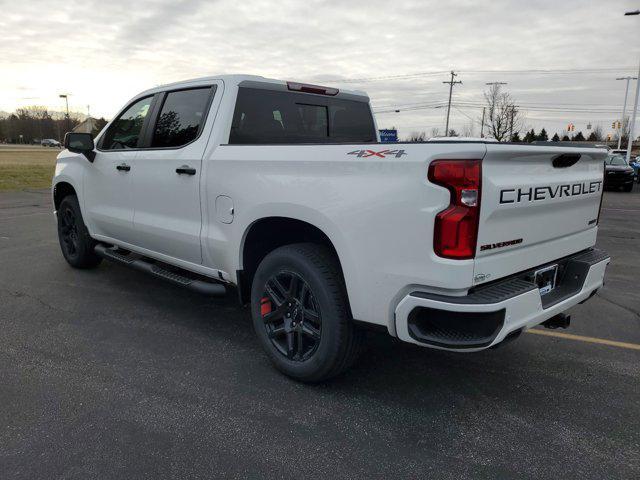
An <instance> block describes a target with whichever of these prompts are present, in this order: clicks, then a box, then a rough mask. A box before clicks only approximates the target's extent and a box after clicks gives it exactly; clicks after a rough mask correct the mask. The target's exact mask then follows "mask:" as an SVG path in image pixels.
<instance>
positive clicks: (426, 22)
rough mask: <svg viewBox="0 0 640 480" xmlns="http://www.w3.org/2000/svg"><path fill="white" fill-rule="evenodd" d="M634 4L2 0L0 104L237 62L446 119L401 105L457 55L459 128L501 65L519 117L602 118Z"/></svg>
mask: <svg viewBox="0 0 640 480" xmlns="http://www.w3.org/2000/svg"><path fill="white" fill-rule="evenodd" d="M636 8H640V0H638V1H635V2H634V1H626V0H625V1H619V0H598V1H586V0H583V1H571V0H563V1H557V0H554V1H547V0H528V1H527V0H519V1H516V0H513V1H500V0H491V1H489V0H486V1H483V2H479V1H426V0H422V1H420V0H412V1H401V0H397V1H391V0H386V1H378V0H367V1H356V0H348V1H347V0H342V1H337V0H336V1H315V0H300V1H295V0H278V1H265V0H240V1H238V0H234V1H227V0H219V1H215V0H191V1H190V0H187V1H182V2H181V1H177V0H153V1H151V0H149V1H136V2H129V1H120V0H108V1H107V0H105V1H95V0H81V1H76V0H65V1H38V0H28V1H15V0H0V12H2V13H1V14H0V72H1V74H0V110H4V111H12V110H14V109H15V108H16V107H20V106H25V105H33V104H37V105H46V106H48V107H50V108H52V109H54V110H62V102H61V99H59V98H58V95H59V94H60V93H69V94H70V97H69V98H70V103H71V108H72V109H73V110H77V111H82V112H85V113H86V110H87V105H90V108H91V114H92V115H94V116H96V115H97V116H106V117H110V116H112V115H113V114H114V113H116V111H117V110H118V109H119V108H120V107H121V106H122V105H123V103H124V102H126V101H127V100H128V99H129V98H130V97H132V96H133V95H135V94H136V93H137V92H139V91H141V90H144V89H146V88H149V87H151V86H155V85H158V84H162V83H167V82H172V81H177V80H181V79H187V78H192V77H201V76H207V75H215V74H220V73H248V74H257V75H264V76H268V77H274V78H280V79H287V80H298V81H306V82H315V83H324V84H329V85H333V86H338V87H342V88H353V89H359V90H366V91H367V92H368V93H369V96H370V97H371V99H372V103H373V106H374V110H377V111H380V110H382V111H384V110H389V109H390V107H391V109H395V107H396V106H401V107H399V108H400V110H401V111H400V112H399V113H395V112H392V113H382V114H378V115H377V119H378V124H379V127H381V128H384V127H391V126H396V127H398V128H399V129H400V133H401V134H402V135H408V134H409V133H410V132H412V131H426V132H427V133H430V132H431V129H432V128H440V131H441V132H443V131H444V121H445V115H446V111H445V109H444V108H426V109H419V110H406V108H407V107H412V106H413V105H411V104H431V105H434V104H438V103H442V102H446V99H447V95H448V86H447V85H444V84H442V83H441V82H442V81H446V80H448V75H447V73H446V72H447V71H449V70H451V69H454V70H456V71H459V76H458V78H457V79H458V80H461V81H462V82H463V84H462V85H460V86H456V87H455V89H454V96H453V99H454V104H455V103H458V104H459V105H458V106H456V108H454V109H452V114H451V115H452V119H451V124H452V127H453V128H455V129H456V130H462V129H465V128H467V129H468V128H469V127H470V126H472V124H473V126H474V133H475V134H476V135H478V134H479V125H478V124H479V121H478V120H479V117H480V113H481V108H479V107H478V106H477V105H479V104H480V103H481V102H482V91H483V89H484V88H485V85H484V84H485V82H491V81H504V82H508V85H507V86H506V88H507V89H508V90H509V92H510V93H511V94H512V95H513V97H514V98H515V100H516V102H517V103H518V104H519V105H521V106H522V107H521V108H522V109H523V110H524V111H525V113H526V125H527V126H528V127H534V128H536V130H537V129H539V128H540V127H542V126H546V127H547V129H548V130H549V131H550V132H552V133H553V132H555V131H559V132H561V131H562V130H563V128H565V126H566V124H567V123H569V122H572V123H574V124H575V125H576V131H577V130H582V131H583V132H585V135H586V134H587V133H588V132H587V124H588V123H592V125H596V124H601V125H602V126H603V128H604V130H605V131H609V130H610V127H611V122H612V121H613V120H614V119H616V118H619V117H620V113H617V112H618V110H621V108H622V102H623V99H624V82H622V81H616V80H615V78H616V77H618V76H624V75H630V74H635V73H636V72H637V65H638V62H639V61H640V42H639V41H638V40H639V39H640V35H639V34H640V16H638V17H624V16H623V14H624V12H625V11H626V10H633V9H636ZM532 70H550V71H547V72H533V71H532ZM558 70H564V72H558ZM576 70H579V71H578V72H576ZM487 71H489V72H487ZM414 74H420V75H414ZM398 76H400V77H401V78H393V77H398ZM402 76H404V77H402ZM344 79H350V80H352V79H356V80H357V79H364V80H357V81H343V80H344ZM630 99H631V100H630V102H631V101H632V99H633V91H632V92H631V93H630ZM403 109H404V110H403ZM545 109H546V110H545ZM563 109H564V110H563ZM568 110H572V111H568ZM583 110H588V111H586V112H585V111H583Z"/></svg>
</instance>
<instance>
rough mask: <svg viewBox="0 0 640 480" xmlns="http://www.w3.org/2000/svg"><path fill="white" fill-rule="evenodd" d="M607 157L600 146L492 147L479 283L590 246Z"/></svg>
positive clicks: (485, 170)
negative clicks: (596, 147)
mask: <svg viewBox="0 0 640 480" xmlns="http://www.w3.org/2000/svg"><path fill="white" fill-rule="evenodd" d="M605 157H606V152H605V151H604V150H601V149H594V148H567V149H563V148H559V147H544V146H521V145H491V144H489V145H487V153H486V156H485V158H484V159H483V161H482V198H481V206H480V223H479V229H478V242H477V253H476V260H475V266H474V282H475V283H476V284H477V283H482V282H486V281H491V280H496V279H498V278H500V277H503V276H506V275H509V274H512V273H516V272H520V271H523V270H526V269H528V268H531V267H535V266H538V265H542V264H544V263H546V262H550V261H553V260H555V259H558V258H561V257H563V256H566V255H569V254H571V253H574V252H578V251H580V250H584V249H586V248H589V247H592V246H593V245H594V244H595V239H596V232H597V224H596V223H597V218H598V212H599V208H600V199H601V195H602V187H603V184H602V180H603V169H604V159H605Z"/></svg>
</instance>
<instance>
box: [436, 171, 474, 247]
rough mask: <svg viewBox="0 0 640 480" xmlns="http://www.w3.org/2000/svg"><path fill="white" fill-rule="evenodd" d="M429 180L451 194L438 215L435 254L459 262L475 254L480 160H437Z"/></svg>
mask: <svg viewBox="0 0 640 480" xmlns="http://www.w3.org/2000/svg"><path fill="white" fill-rule="evenodd" d="M428 177H429V180H430V181H431V182H433V183H435V184H437V185H442V186H443V187H446V188H447V189H449V191H450V192H451V200H450V203H449V206H448V207H447V208H446V209H445V210H443V211H442V212H440V213H438V215H436V223H435V231H434V235H433V249H434V251H435V252H436V255H438V256H440V257H445V258H455V259H458V260H461V259H466V258H473V257H474V256H475V254H476V241H477V239H478V221H479V218H480V180H481V178H482V170H481V161H480V160H435V161H433V162H431V165H429V176H428Z"/></svg>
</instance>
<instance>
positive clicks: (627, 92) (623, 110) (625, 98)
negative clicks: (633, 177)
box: [616, 77, 638, 150]
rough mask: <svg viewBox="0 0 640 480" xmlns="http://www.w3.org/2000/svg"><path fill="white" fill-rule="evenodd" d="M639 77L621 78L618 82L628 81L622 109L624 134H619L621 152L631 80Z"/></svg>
mask: <svg viewBox="0 0 640 480" xmlns="http://www.w3.org/2000/svg"><path fill="white" fill-rule="evenodd" d="M637 79H638V77H620V78H616V80H626V81H627V88H626V89H625V91H624V106H623V107H622V119H621V120H622V132H620V133H618V150H620V144H621V143H622V134H623V133H624V116H625V114H626V111H627V95H629V80H637Z"/></svg>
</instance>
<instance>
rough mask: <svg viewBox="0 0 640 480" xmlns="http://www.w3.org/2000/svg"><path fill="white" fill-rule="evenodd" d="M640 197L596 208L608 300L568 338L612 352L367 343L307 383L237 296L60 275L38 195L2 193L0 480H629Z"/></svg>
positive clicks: (105, 269)
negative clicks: (291, 373)
mask: <svg viewBox="0 0 640 480" xmlns="http://www.w3.org/2000/svg"><path fill="white" fill-rule="evenodd" d="M638 187H639V186H638V185H636V188H635V190H634V192H632V193H622V192H606V194H605V200H604V209H603V213H602V219H601V229H600V235H599V241H598V243H599V246H600V247H601V248H604V249H605V250H608V251H609V253H610V254H611V255H612V262H611V265H610V266H609V270H608V275H607V284H606V286H605V288H604V289H603V290H602V291H601V292H600V293H599V294H598V295H597V296H596V297H594V298H593V299H592V300H591V301H590V302H588V303H586V304H584V305H580V306H578V307H576V308H573V309H572V311H571V312H570V313H571V314H572V317H573V320H572V325H571V328H570V329H569V330H567V331H566V333H571V334H575V335H579V336H581V337H593V338H596V339H604V340H612V341H617V342H623V343H621V344H619V345H616V346H612V345H606V344H600V343H593V341H591V342H589V341H584V339H568V338H558V337H549V336H543V335H539V334H531V333H528V334H524V335H522V337H521V338H520V339H519V340H518V341H516V342H512V343H510V344H507V345H505V346H504V347H502V348H498V349H495V350H490V351H486V352H482V353H478V354H466V355H465V354H451V353H444V352H438V351H432V350H428V349H422V348H418V347H414V346H411V345H406V344H402V343H400V342H397V341H395V340H393V339H392V338H390V337H387V336H384V335H377V334H376V335H371V338H370V346H369V348H368V350H367V351H366V353H365V355H364V356H363V358H362V359H361V361H360V362H359V363H358V364H357V365H356V367H355V368H353V369H352V370H351V371H350V372H348V374H346V375H344V376H342V377H340V378H338V379H335V380H334V381H332V382H330V383H327V384H323V385H318V386H306V385H301V384H297V383H294V382H292V381H290V380H288V379H287V378H285V377H283V376H281V375H279V374H278V373H277V372H276V371H275V370H273V369H272V368H271V367H270V365H269V364H268V362H267V360H266V358H265V357H264V356H263V354H262V352H261V350H260V349H259V346H258V343H257V341H256V339H255V338H254V334H253V331H252V328H251V324H250V318H249V313H248V311H247V310H242V309H240V308H239V307H238V306H237V304H236V302H235V298H229V299H222V300H210V299H208V298H205V297H201V296H198V295H196V294H193V293H190V292H187V291H183V290H180V289H179V288H177V287H174V286H172V285H168V284H165V283H163V282H162V281H160V280H156V279H153V278H149V277H147V276H145V275H144V274H143V273H139V272H135V271H131V270H128V269H126V268H124V267H121V266H117V265H111V264H108V263H103V264H102V265H101V266H100V268H98V269H96V270H93V271H76V270H73V269H71V268H70V267H69V266H68V265H67V264H66V263H65V262H64V260H63V258H62V256H61V254H60V253H59V248H58V244H57V237H56V233H55V224H54V220H53V218H52V215H51V211H52V207H51V204H50V200H49V194H48V192H47V191H29V192H15V193H2V194H0V472H2V473H0V477H2V478H7V479H9V478H11V479H13V478H25V479H34V478H79V479H88V478H119V479H122V478H143V477H144V478H167V477H172V478H294V477H297V478H332V479H337V478H451V479H459V478H466V477H474V478H478V477H481V478H564V479H568V478H581V479H585V478H593V479H602V478H640V363H639V361H640V350H638V349H635V348H636V347H637V346H638V345H640V288H639V287H640V255H639V254H638V249H639V247H640V189H639V188H638ZM545 331H547V330H545ZM595 342H597V340H595ZM634 345H635V346H636V347H634Z"/></svg>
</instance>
